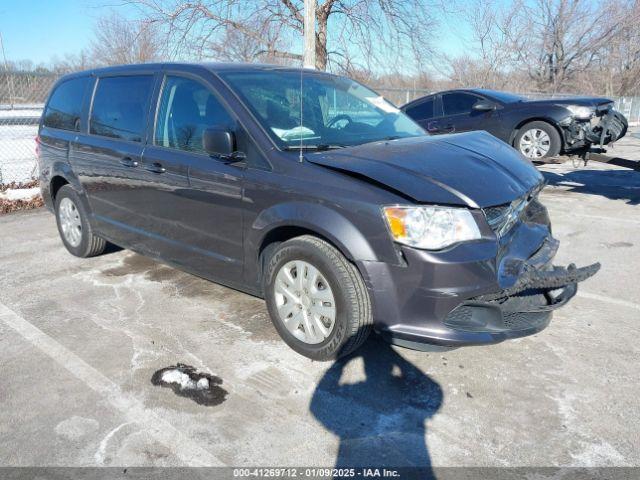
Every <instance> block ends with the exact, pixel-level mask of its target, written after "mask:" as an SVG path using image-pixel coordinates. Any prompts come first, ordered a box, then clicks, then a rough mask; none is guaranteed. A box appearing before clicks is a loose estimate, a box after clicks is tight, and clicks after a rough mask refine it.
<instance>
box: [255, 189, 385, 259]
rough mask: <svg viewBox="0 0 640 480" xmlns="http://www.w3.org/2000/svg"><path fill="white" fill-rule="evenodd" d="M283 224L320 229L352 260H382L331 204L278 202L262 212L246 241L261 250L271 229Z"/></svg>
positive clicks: (317, 230) (319, 233) (322, 234)
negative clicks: (328, 205) (329, 205)
mask: <svg viewBox="0 0 640 480" xmlns="http://www.w3.org/2000/svg"><path fill="white" fill-rule="evenodd" d="M279 227H299V228H304V229H307V230H311V231H313V232H316V233H317V234H318V235H320V236H322V237H325V238H326V239H327V240H329V241H330V242H331V243H333V244H334V245H335V246H336V247H337V248H338V249H339V250H340V251H341V252H342V254H343V255H345V256H346V257H347V258H349V259H350V260H352V261H365V260H367V261H378V256H377V255H376V253H375V252H374V250H373V248H372V246H371V244H370V243H369V242H368V240H367V239H366V237H365V236H364V235H363V234H362V232H360V230H359V229H358V228H357V227H356V226H355V225H354V224H353V223H352V222H351V221H349V220H348V219H347V218H346V217H344V216H343V215H342V214H340V213H339V212H337V211H336V210H333V209H331V208H329V207H327V206H324V205H320V204H314V203H306V202H290V203H284V204H279V205H274V206H273V207H271V208H268V209H266V210H264V211H263V212H261V213H260V215H258V217H256V219H255V221H254V222H253V224H252V225H251V228H250V230H249V232H248V238H247V239H246V240H245V243H246V245H247V246H248V247H249V249H250V251H252V252H257V251H258V249H259V248H260V246H261V245H262V243H263V241H264V239H265V237H266V236H267V235H268V234H269V232H271V231H273V230H274V229H277V228H279ZM254 254H255V253H254Z"/></svg>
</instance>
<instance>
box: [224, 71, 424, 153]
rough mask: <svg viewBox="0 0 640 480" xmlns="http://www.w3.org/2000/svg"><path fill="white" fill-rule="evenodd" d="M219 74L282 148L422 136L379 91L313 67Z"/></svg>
mask: <svg viewBox="0 0 640 480" xmlns="http://www.w3.org/2000/svg"><path fill="white" fill-rule="evenodd" d="M221 76H222V77H223V79H224V80H226V81H227V83H228V84H229V85H230V86H231V88H232V89H234V90H235V92H236V93H237V94H238V95H239V96H240V97H241V98H242V100H243V101H244V103H245V104H246V105H247V106H248V107H249V109H250V110H251V111H252V112H253V114H254V115H255V117H256V118H257V119H258V121H259V122H260V123H261V124H262V126H263V127H264V129H265V130H266V131H267V132H268V134H269V135H270V136H271V137H272V138H273V140H274V141H275V142H276V144H277V145H278V146H279V147H280V148H283V149H297V148H300V146H302V147H303V148H312V149H313V148H317V149H323V148H334V147H336V148H337V147H343V146H349V145H359V144H362V143H367V142H373V141H377V140H392V139H396V138H405V137H415V136H419V135H424V134H425V133H424V130H422V129H421V128H420V127H419V126H418V125H417V124H416V123H414V122H413V120H411V119H410V118H409V117H407V116H406V115H405V114H404V113H402V112H401V111H400V110H398V109H397V108H396V107H394V106H393V105H392V104H391V103H389V102H387V101H386V100H385V99H384V98H382V97H381V96H380V95H378V94H377V93H375V92H373V91H371V90H369V89H368V88H366V87H364V86H362V85H360V84H359V83H357V82H354V81H353V80H350V79H348V78H345V77H337V76H333V75H327V74H322V73H318V72H313V71H310V72H308V71H304V72H303V73H302V75H301V73H300V71H299V70H265V71H251V72H227V73H223V74H222V75H221ZM301 86H302V89H301ZM301 92H302V95H301Z"/></svg>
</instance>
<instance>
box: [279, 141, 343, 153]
mask: <svg viewBox="0 0 640 480" xmlns="http://www.w3.org/2000/svg"><path fill="white" fill-rule="evenodd" d="M344 147H346V145H338V144H328V143H321V144H320V145H286V146H285V147H284V149H285V150H300V149H302V150H317V151H319V152H321V151H324V150H334V149H336V148H344Z"/></svg>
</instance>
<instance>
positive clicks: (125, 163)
mask: <svg viewBox="0 0 640 480" xmlns="http://www.w3.org/2000/svg"><path fill="white" fill-rule="evenodd" d="M120 164H121V165H123V166H125V167H132V168H135V167H137V166H138V162H136V161H135V160H132V159H130V158H128V157H127V158H123V159H122V160H120Z"/></svg>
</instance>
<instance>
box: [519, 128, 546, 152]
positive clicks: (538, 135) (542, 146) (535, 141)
mask: <svg viewBox="0 0 640 480" xmlns="http://www.w3.org/2000/svg"><path fill="white" fill-rule="evenodd" d="M519 147H520V152H521V153H522V154H523V155H524V156H525V157H528V158H543V157H544V156H546V155H547V154H548V153H549V150H550V149H551V138H550V137H549V135H548V134H547V132H545V131H544V130H541V129H539V128H532V129H531V130H527V131H526V132H524V134H523V135H522V137H521V138H520V145H519Z"/></svg>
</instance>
